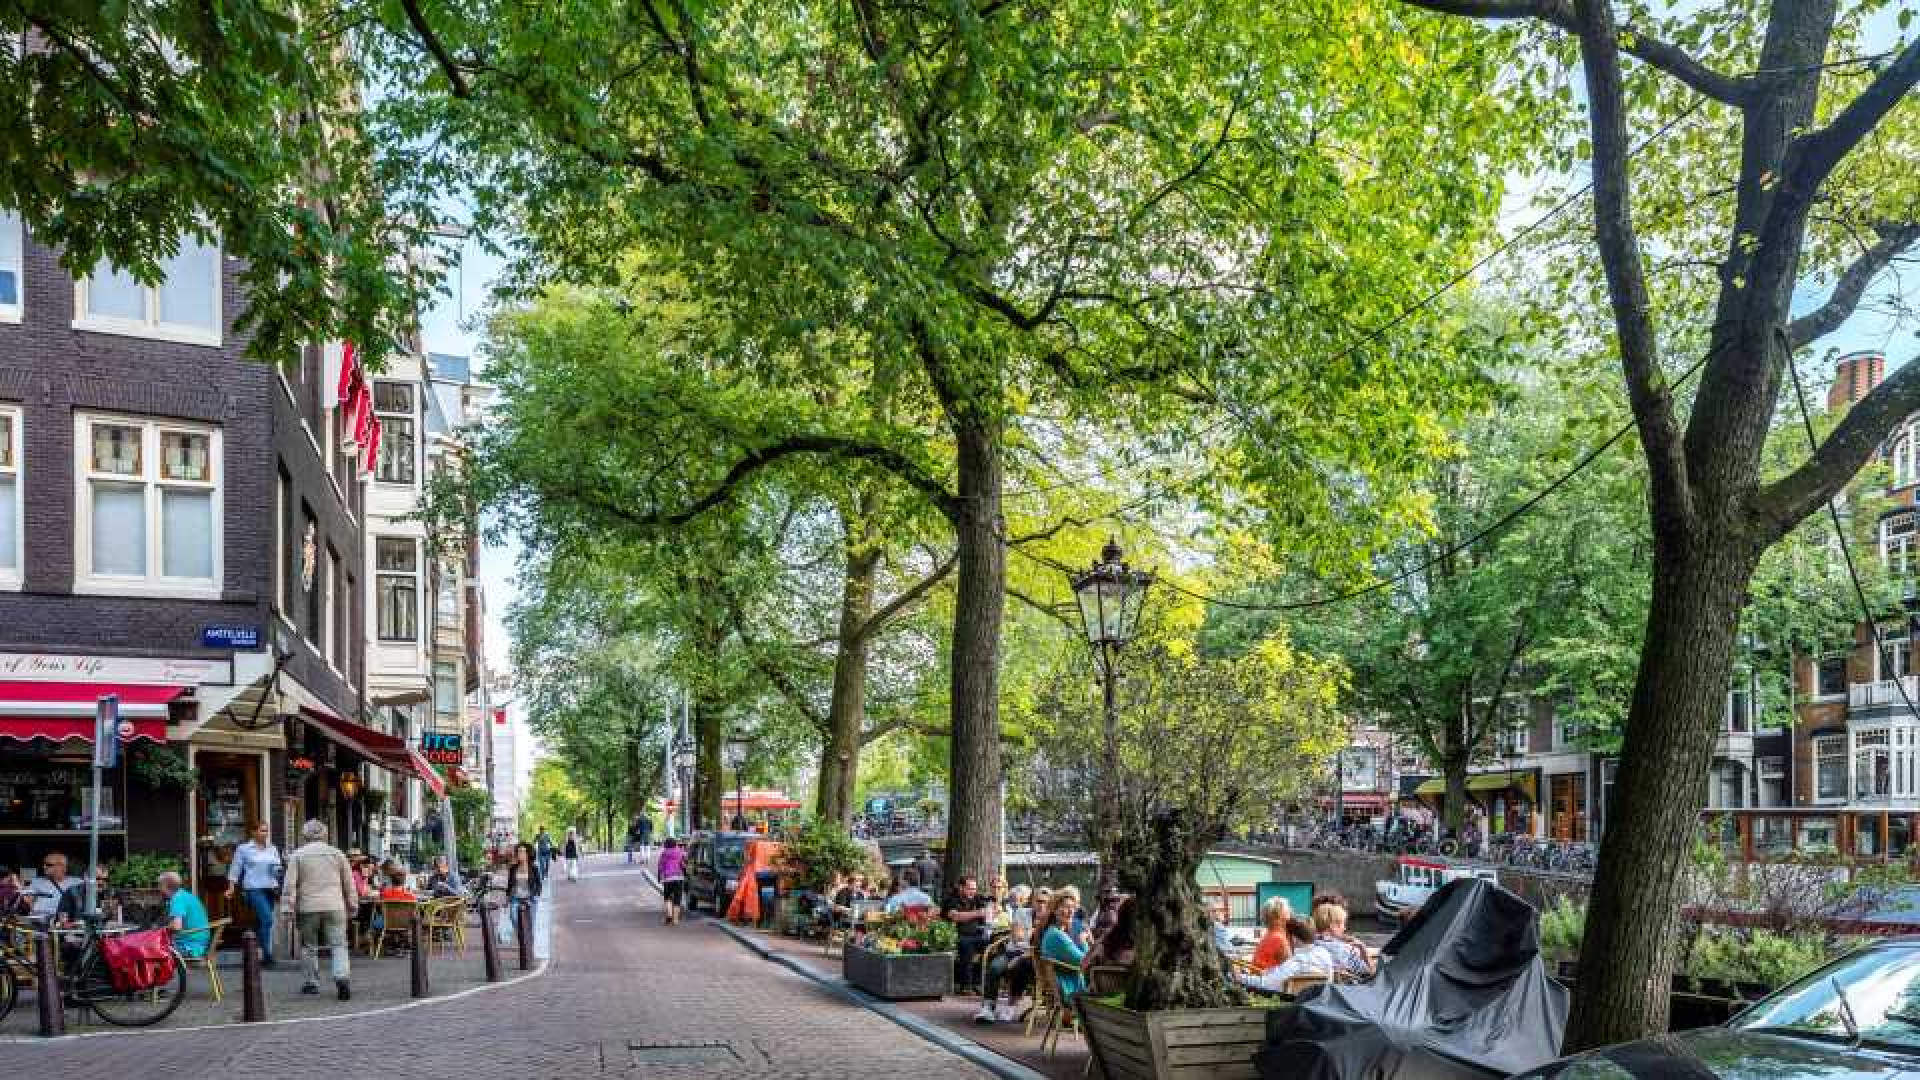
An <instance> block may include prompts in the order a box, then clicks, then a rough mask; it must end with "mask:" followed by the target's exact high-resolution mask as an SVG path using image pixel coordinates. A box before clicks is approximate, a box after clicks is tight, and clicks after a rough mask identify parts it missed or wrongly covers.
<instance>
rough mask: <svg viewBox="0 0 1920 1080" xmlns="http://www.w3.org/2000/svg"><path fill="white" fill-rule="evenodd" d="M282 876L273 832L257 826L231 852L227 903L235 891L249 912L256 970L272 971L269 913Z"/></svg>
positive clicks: (263, 825)
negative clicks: (254, 933) (257, 949)
mask: <svg viewBox="0 0 1920 1080" xmlns="http://www.w3.org/2000/svg"><path fill="white" fill-rule="evenodd" d="M285 874H286V864H285V861H284V860H282V859H281V857H280V849H279V848H277V847H275V846H273V829H272V828H271V827H270V826H269V825H268V824H267V823H266V822H264V821H262V822H259V823H258V824H256V825H254V827H253V836H252V838H251V839H249V840H248V841H247V842H246V843H244V844H241V845H240V846H239V847H237V848H234V849H233V863H232V865H230V866H228V867H227V899H229V900H231V899H233V896H234V893H235V892H236V891H237V892H239V893H240V894H241V895H243V896H245V897H246V901H247V907H249V908H251V909H252V910H253V922H254V927H255V929H256V931H257V932H258V940H259V945H260V966H261V967H264V968H271V967H273V909H274V908H275V907H276V906H278V905H279V903H280V879H281V878H282V877H283V876H285Z"/></svg>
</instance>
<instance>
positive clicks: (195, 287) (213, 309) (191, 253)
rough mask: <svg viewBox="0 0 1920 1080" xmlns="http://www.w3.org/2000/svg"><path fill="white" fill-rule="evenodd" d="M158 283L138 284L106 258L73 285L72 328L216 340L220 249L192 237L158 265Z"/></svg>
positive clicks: (195, 342) (196, 341)
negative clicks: (159, 275)
mask: <svg viewBox="0 0 1920 1080" xmlns="http://www.w3.org/2000/svg"><path fill="white" fill-rule="evenodd" d="M160 270H161V275H162V277H161V280H160V283H159V284H158V285H143V284H141V283H140V282H139V281H137V280H135V278H134V276H133V275H132V274H130V273H128V272H126V271H124V270H121V269H119V268H117V267H115V266H113V265H112V264H111V263H109V262H107V261H106V260H104V259H103V260H101V261H100V262H99V263H97V264H95V266H94V268H93V272H92V273H90V274H88V275H87V276H86V277H85V278H82V279H81V280H80V281H78V282H76V283H75V285H74V320H73V325H74V328H75V329H76V330H92V331H97V332H99V333H103V334H125V335H128V336H131V337H144V338H157V339H159V340H161V341H177V342H182V343H184V344H188V345H218V344H220V327H221V321H220V249H219V247H218V246H216V245H212V244H208V243H206V242H205V241H203V240H200V239H198V238H196V237H191V236H190V237H185V238H183V239H182V240H181V241H180V250H179V252H178V253H176V254H175V255H173V256H172V257H170V258H168V259H166V260H164V261H162V262H161V264H160Z"/></svg>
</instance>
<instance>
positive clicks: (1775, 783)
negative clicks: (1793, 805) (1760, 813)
mask: <svg viewBox="0 0 1920 1080" xmlns="http://www.w3.org/2000/svg"><path fill="white" fill-rule="evenodd" d="M1757 764H1758V767H1759V773H1760V792H1759V799H1758V801H1757V804H1756V805H1759V806H1785V805H1787V763H1786V760H1785V759H1783V758H1777V757H1773V758H1761V759H1760V760H1759V762H1758V763H1757Z"/></svg>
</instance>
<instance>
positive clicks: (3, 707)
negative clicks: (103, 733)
mask: <svg viewBox="0 0 1920 1080" xmlns="http://www.w3.org/2000/svg"><path fill="white" fill-rule="evenodd" d="M186 691H187V688H186V687H184V686H142V685H136V684H133V683H77V682H72V683H70V682H27V681H17V682H16V681H5V680H0V739H15V740H19V741H22V742H24V741H27V740H29V739H53V740H55V741H63V740H66V739H79V740H81V741H82V742H89V743H90V742H92V741H93V711H94V708H95V706H96V705H97V704H98V702H99V700H100V699H101V698H102V697H105V696H106V695H108V694H114V695H117V696H118V697H119V698H120V720H121V723H122V724H123V725H125V726H126V727H128V728H131V734H129V735H127V736H125V737H124V738H123V740H122V741H125V742H131V741H133V740H135V739H148V740H150V741H153V742H166V741H167V704H168V703H169V702H171V701H172V700H173V699H174V698H177V697H179V696H180V695H181V694H184V693H186Z"/></svg>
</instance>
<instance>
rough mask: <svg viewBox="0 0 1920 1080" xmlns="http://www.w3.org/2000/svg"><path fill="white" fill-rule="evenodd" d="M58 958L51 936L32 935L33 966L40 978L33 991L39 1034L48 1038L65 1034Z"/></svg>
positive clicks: (65, 1019)
mask: <svg viewBox="0 0 1920 1080" xmlns="http://www.w3.org/2000/svg"><path fill="white" fill-rule="evenodd" d="M59 957H60V946H59V945H58V944H56V943H55V942H54V940H53V935H52V934H39V933H36V934H34V935H33V960H34V966H35V968H37V969H38V972H39V976H40V983H39V987H38V989H37V990H36V991H35V996H36V997H38V998H39V999H40V1034H42V1035H46V1036H49V1037H51V1036H54V1035H65V1034H66V1033H67V1006H66V1000H65V999H64V998H62V997H61V996H60V968H59V966H58V964H59Z"/></svg>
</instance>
